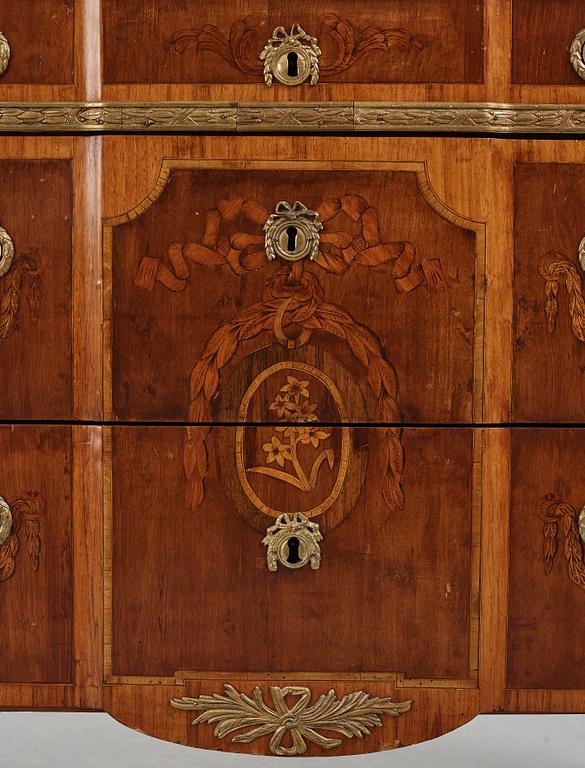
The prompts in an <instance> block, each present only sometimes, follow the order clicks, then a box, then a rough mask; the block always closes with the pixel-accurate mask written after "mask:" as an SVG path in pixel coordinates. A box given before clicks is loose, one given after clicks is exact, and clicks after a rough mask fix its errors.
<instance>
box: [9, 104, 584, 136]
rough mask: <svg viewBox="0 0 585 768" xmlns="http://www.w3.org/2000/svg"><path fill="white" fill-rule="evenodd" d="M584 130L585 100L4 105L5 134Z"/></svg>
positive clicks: (553, 132) (528, 131) (546, 132)
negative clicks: (466, 102) (560, 102)
mask: <svg viewBox="0 0 585 768" xmlns="http://www.w3.org/2000/svg"><path fill="white" fill-rule="evenodd" d="M213 131H219V132H222V133H296V132H303V131H311V132H321V131H327V132H341V133H354V132H367V133H442V134H458V133H463V134H468V133H480V134H512V135H514V134H560V135H562V134H582V133H585V104H542V105H530V104H491V103H480V104H463V103H460V104H442V103H432V104H428V103H408V104H399V103H366V102H345V103H331V102H328V103H322V104H318V103H308V102H307V103H299V102H295V103H285V104H274V103H255V104H244V103H238V102H230V103H227V102H226V103H220V102H189V103H185V102H118V103H107V102H96V103H83V104H82V103H75V102H66V103H57V102H55V103H46V104H26V103H4V104H0V133H54V134H58V133H109V132H116V133H125V132H132V133H165V132H172V133H210V132H213Z"/></svg>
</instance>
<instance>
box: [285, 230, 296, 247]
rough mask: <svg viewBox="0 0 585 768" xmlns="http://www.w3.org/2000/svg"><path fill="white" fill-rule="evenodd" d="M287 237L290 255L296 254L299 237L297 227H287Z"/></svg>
mask: <svg viewBox="0 0 585 768" xmlns="http://www.w3.org/2000/svg"><path fill="white" fill-rule="evenodd" d="M286 235H287V237H288V244H287V246H286V247H287V250H288V252H289V253H294V252H295V251H296V249H297V235H298V231H297V228H296V227H287V229H286Z"/></svg>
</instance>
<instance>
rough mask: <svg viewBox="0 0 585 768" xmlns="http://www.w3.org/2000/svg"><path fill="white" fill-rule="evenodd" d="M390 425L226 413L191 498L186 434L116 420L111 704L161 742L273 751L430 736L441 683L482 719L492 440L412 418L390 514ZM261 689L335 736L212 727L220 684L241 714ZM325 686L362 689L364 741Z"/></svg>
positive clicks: (339, 693) (111, 442)
mask: <svg viewBox="0 0 585 768" xmlns="http://www.w3.org/2000/svg"><path fill="white" fill-rule="evenodd" d="M389 432H392V430H391V429H389V428H383V427H347V428H346V427H343V426H325V425H323V426H322V425H317V426H313V427H302V426H293V425H291V426H288V427H286V428H285V429H282V428H280V427H278V426H275V425H271V424H266V425H256V426H253V425H248V426H242V427H235V426H214V427H212V429H211V430H210V433H209V435H208V438H207V440H206V450H207V453H208V457H209V469H208V472H207V474H206V476H205V478H204V480H203V483H202V487H201V490H200V494H199V499H198V504H197V505H196V506H195V505H194V504H193V502H194V498H193V495H192V484H191V483H190V482H189V481H188V479H187V476H186V473H185V465H184V462H183V447H184V441H185V428H183V427H178V426H162V427H141V426H140V427H138V426H137V427H131V426H120V427H114V428H113V429H112V430H111V436H110V438H109V439H106V441H105V446H106V449H105V454H104V461H105V470H106V482H105V487H106V488H109V489H111V493H109V494H108V495H107V497H106V542H108V543H107V549H106V571H105V580H106V589H105V594H106V627H107V629H106V658H105V666H106V675H107V677H106V682H107V685H108V686H109V693H108V696H109V704H108V711H110V712H111V713H112V714H113V715H115V716H116V717H118V718H120V719H121V720H122V721H124V722H126V723H127V724H129V725H132V726H134V727H138V728H140V729H144V730H146V731H147V732H149V733H152V734H154V735H158V736H162V737H163V738H172V739H176V740H177V741H181V742H183V743H189V744H192V745H197V746H209V747H214V748H222V749H234V750H240V751H241V750H245V751H253V752H260V753H264V752H267V753H272V754H285V753H283V752H282V751H279V750H280V749H281V748H291V749H292V748H293V747H294V750H295V751H292V752H290V753H289V754H302V753H303V752H304V751H305V748H306V749H307V753H308V754H327V753H329V752H333V753H334V754H338V753H343V752H342V751H340V750H345V751H349V752H364V751H372V750H376V749H380V748H382V743H385V744H386V745H387V746H390V745H392V744H393V743H412V742H414V741H417V740H420V739H422V738H429V737H430V735H429V731H428V725H427V724H425V722H424V720H425V718H424V717H423V715H422V712H423V711H424V710H425V707H426V706H429V707H431V709H432V707H433V706H436V705H437V701H438V699H433V697H434V696H435V697H437V696H438V697H439V698H440V700H441V701H442V702H443V705H444V709H443V710H442V712H443V711H447V710H450V711H457V712H458V713H459V714H458V715H457V718H458V719H459V722H462V721H463V720H465V719H469V717H471V716H473V714H475V711H476V710H475V711H472V709H473V707H477V703H475V704H474V703H473V701H474V699H473V695H474V694H475V691H474V689H475V688H476V687H477V664H478V647H477V637H478V636H477V624H478V615H477V606H478V588H479V581H478V579H479V559H478V558H479V524H480V504H479V495H478V487H479V486H478V483H479V482H480V473H479V472H478V470H477V469H474V467H476V468H477V467H478V466H479V464H480V462H481V444H482V438H481V434H479V433H477V434H474V432H473V430H471V429H424V428H410V429H405V430H404V435H403V442H404V447H405V451H406V454H407V456H408V462H407V463H406V464H405V467H404V473H403V476H402V494H403V502H404V508H403V510H402V511H401V512H400V513H398V512H397V510H396V509H395V508H394V507H393V504H392V503H391V502H392V500H391V499H390V498H389V496H388V491H389V488H390V487H391V486H389V485H388V482H387V477H386V476H385V474H384V473H380V469H379V467H380V462H381V461H382V462H383V461H384V457H385V456H386V451H387V445H388V439H389V435H388V433H389ZM344 451H347V452H346V453H344ZM344 462H347V464H344ZM341 615H346V616H351V617H352V620H351V621H347V622H346V621H340V620H339V617H340V616H341ZM194 638H196V641H194ZM270 677H271V678H272V682H270ZM254 680H255V681H257V682H254V683H252V682H251V681H254ZM275 681H276V682H275ZM278 681H280V682H278ZM319 681H327V682H326V683H325V682H319ZM439 681H440V682H439ZM225 686H227V688H226V687H225ZM255 686H258V689H259V693H258V694H257V695H258V697H260V696H261V697H262V698H263V701H264V703H265V705H266V706H267V707H268V708H274V707H276V710H277V711H280V712H281V714H282V713H283V711H284V710H283V709H282V707H283V706H284V704H282V703H281V696H282V697H284V700H285V701H286V706H287V707H292V706H293V705H294V704H296V703H298V702H299V701H303V702H304V704H303V705H302V712H303V717H302V718H301V722H300V724H299V726H298V727H299V728H300V729H301V733H300V735H301V736H303V731H302V729H303V728H304V727H308V724H309V721H310V717H311V716H314V717H315V718H316V719H315V721H314V722H313V725H314V730H316V731H317V732H318V733H320V732H321V730H322V729H324V731H325V732H324V733H323V734H321V735H322V736H323V737H327V739H329V740H330V741H327V742H325V741H323V742H322V741H320V739H319V738H316V737H314V735H313V736H311V735H310V734H309V736H308V737H307V733H306V731H304V734H305V735H304V736H303V738H302V739H300V738H299V739H297V737H298V734H296V735H295V728H294V727H293V726H294V723H291V724H289V725H288V726H286V727H283V729H282V731H281V732H280V738H278V735H277V736H276V737H274V731H275V730H277V728H275V729H274V730H270V728H267V730H266V731H264V736H265V735H266V734H268V738H262V734H258V736H257V737H256V736H254V735H253V734H249V733H248V736H249V738H246V732H247V731H248V732H249V731H250V730H251V729H250V728H247V727H246V721H245V720H244V721H243V722H242V724H241V726H239V727H238V728H237V729H235V731H238V730H239V728H240V727H241V728H242V729H243V731H242V732H241V733H240V736H239V737H238V738H237V739H236V740H235V743H233V741H232V739H233V735H237V734H236V733H235V732H234V734H232V735H231V736H229V738H224V739H223V740H221V741H220V740H219V739H221V738H222V728H221V727H220V728H219V733H218V731H217V730H216V732H215V736H214V735H213V727H211V728H210V727H209V726H208V725H205V723H206V722H216V721H214V720H212V719H211V718H212V716H213V713H214V711H215V710H217V708H218V706H219V704H218V703H217V699H216V700H215V701H216V703H215V704H213V701H214V700H213V699H211V700H210V699H209V698H207V699H206V698H205V697H206V696H207V697H210V696H213V695H216V694H217V695H221V696H226V697H227V699H226V700H224V701H223V704H224V706H225V705H227V706H228V707H229V706H232V707H234V712H235V716H236V717H237V712H238V711H240V712H242V713H243V709H242V707H243V706H244V704H243V703H242V698H241V697H242V695H248V696H250V697H253V698H254V700H257V699H256V696H257V695H256V694H254V695H253V691H254V688H255ZM274 686H281V687H280V688H278V687H276V688H274ZM325 686H326V688H325ZM437 688H440V691H438V690H435V689H437ZM330 689H334V691H335V697H336V698H338V699H342V698H343V696H345V695H351V696H354V697H355V696H357V695H358V693H359V692H362V694H363V696H364V697H365V698H363V701H362V703H361V704H360V705H359V706H358V710H360V709H361V708H363V712H364V713H365V712H366V711H368V707H373V709H372V710H371V714H376V713H377V717H378V718H379V719H378V720H376V719H374V721H373V722H372V726H373V727H372V728H371V730H372V735H371V736H369V735H368V733H367V731H359V730H358V731H357V732H356V733H355V734H354V735H356V736H360V737H363V741H362V739H361V738H356V739H355V740H352V741H348V740H347V738H346V737H347V736H348V733H346V732H345V731H344V730H343V728H336V727H331V722H330V723H329V732H327V731H328V727H327V725H326V724H323V721H322V720H321V721H320V720H319V718H318V717H317V714H318V713H317V714H316V713H315V711H314V709H311V707H313V706H314V705H315V703H316V699H317V698H318V696H319V694H321V693H327V691H329V690H330ZM283 691H284V692H283ZM462 691H463V692H465V691H467V692H468V693H469V697H468V698H465V696H463V699H464V701H462V702H461V704H460V705H457V706H461V709H457V710H454V709H452V708H453V706H454V702H455V700H456V699H457V701H459V700H460V699H459V697H460V696H461V695H462ZM472 694H473V695H472ZM135 697H138V698H139V699H140V700H141V701H142V705H141V707H139V708H136V707H134V706H133V705H132V704H131V702H133V701H137V699H136V698H135ZM374 697H378V698H381V699H382V702H380V701H378V702H375V701H374V700H373V698H374ZM429 697H430V698H429ZM171 699H172V700H173V702H172V703H171ZM389 699H391V700H392V701H389ZM354 700H355V698H354ZM230 701H231V702H232V703H231V704H230ZM433 701H434V704H433V703H432V702H433ZM346 703H347V702H346ZM257 706H260V705H259V704H258V702H257ZM348 706H349V705H348ZM376 707H377V709H376ZM417 708H418V711H419V715H416V714H414V713H415V711H416V710H417ZM317 709H318V707H317ZM131 710H133V711H134V712H135V714H134V715H131V714H129V713H130V711H131ZM138 710H140V711H138ZM205 711H207V712H208V715H207V716H204V714H203V713H204V712H205ZM351 711H352V708H351V707H349V709H348V717H350V719H351ZM262 712H263V713H264V714H263V716H266V711H265V710H263V709H262ZM311 713H312V715H311ZM216 714H217V712H216ZM413 715H414V721H415V723H414V724H413V723H411V722H410V720H411V719H412V717H413ZM142 718H144V720H143V719H142ZM197 718H199V720H200V724H198V725H190V724H191V723H192V721H194V720H195V719H197ZM303 718H306V719H303ZM219 719H221V717H220V718H219ZM430 719H431V720H433V718H430ZM448 719H449V718H448V717H447V719H446V720H444V721H442V719H441V718H438V720H437V721H436V722H435V725H434V726H433V728H432V730H433V735H438V734H439V733H440V732H441V731H442V730H443V729H444V728H445V727H446V723H447V721H448ZM402 721H404V723H403V722H402ZM273 722H274V720H273V719H272V720H271V719H270V718H269V720H268V721H267V723H266V725H267V726H270V724H271V723H273ZM320 722H321V725H320ZM455 724H456V723H453V724H452V726H451V727H453V726H454V725H455ZM277 725H278V723H277ZM376 726H379V727H380V728H381V730H380V731H379V730H378V728H377V727H376ZM331 731H333V733H331ZM229 732H230V731H229V730H224V731H223V733H224V734H228V733H229ZM340 734H341V735H340ZM241 737H242V738H241ZM270 737H273V738H272V740H270ZM333 737H339V738H337V740H336V739H335V738H333ZM291 739H292V745H291ZM331 739H332V740H331ZM380 739H382V740H383V741H382V743H381V742H380Z"/></svg>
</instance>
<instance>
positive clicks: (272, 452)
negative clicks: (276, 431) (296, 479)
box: [262, 435, 292, 467]
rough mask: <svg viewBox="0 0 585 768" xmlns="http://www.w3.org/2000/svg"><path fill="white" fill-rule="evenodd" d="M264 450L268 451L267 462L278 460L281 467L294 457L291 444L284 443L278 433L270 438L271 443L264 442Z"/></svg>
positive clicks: (271, 462)
mask: <svg viewBox="0 0 585 768" xmlns="http://www.w3.org/2000/svg"><path fill="white" fill-rule="evenodd" d="M262 450H263V451H265V452H266V463H267V464H273V463H274V462H275V461H276V463H277V464H278V466H279V467H284V462H285V461H290V460H291V459H292V454H291V448H290V445H283V444H282V443H281V442H280V440H279V439H278V437H276V435H273V436H272V437H271V438H270V442H269V443H264V445H263V446H262Z"/></svg>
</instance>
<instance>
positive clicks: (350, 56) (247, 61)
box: [171, 13, 423, 79]
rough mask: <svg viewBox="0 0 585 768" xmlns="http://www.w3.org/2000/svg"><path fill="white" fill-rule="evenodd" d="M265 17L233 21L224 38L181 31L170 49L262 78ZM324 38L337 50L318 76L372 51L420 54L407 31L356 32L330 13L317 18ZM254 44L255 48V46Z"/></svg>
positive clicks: (210, 31) (216, 32)
mask: <svg viewBox="0 0 585 768" xmlns="http://www.w3.org/2000/svg"><path fill="white" fill-rule="evenodd" d="M265 22H266V17H265V16H263V15H262V14H253V15H250V16H246V17H245V18H244V19H238V20H237V21H235V22H234V23H233V24H232V26H231V28H230V31H229V33H228V35H227V36H226V35H225V34H224V33H223V32H222V31H221V30H220V29H218V27H216V26H215V25H214V24H207V25H206V26H205V27H203V29H181V30H179V31H177V32H175V34H174V35H173V37H172V40H171V45H172V46H173V47H174V48H175V50H176V51H177V52H178V53H180V54H181V53H184V52H185V51H186V50H187V49H188V48H194V49H195V51H196V52H198V51H209V52H212V53H215V54H216V55H218V56H220V57H221V58H222V59H224V61H227V62H228V64H230V65H231V66H232V67H234V68H235V69H238V70H239V71H240V72H242V73H244V74H248V75H258V76H261V75H262V74H263V70H264V64H263V62H262V61H261V58H260V53H261V51H260V49H258V45H257V41H258V37H259V35H258V32H259V29H260V28H261V27H262V26H263V25H265ZM320 22H321V24H322V26H323V28H324V30H325V34H326V35H327V36H328V37H330V38H331V40H332V42H333V43H334V45H335V47H336V52H335V55H334V56H333V57H332V59H331V60H330V61H328V62H327V61H321V62H320V63H319V76H320V77H321V79H322V78H323V76H325V77H328V76H334V75H339V74H341V73H342V72H345V71H346V70H348V69H349V68H350V67H352V66H353V65H354V64H355V63H356V62H357V61H359V60H360V59H361V58H362V57H363V56H365V55H366V54H368V53H371V52H372V51H386V52H387V51H389V50H391V49H392V48H399V49H400V50H403V51H405V50H408V49H409V48H412V49H414V50H417V51H420V50H422V47H423V46H422V43H421V42H420V41H419V40H416V39H415V38H414V37H413V35H412V34H411V33H410V32H409V31H408V30H407V29H401V28H388V27H381V26H379V25H370V26H369V27H367V28H366V29H365V30H363V31H362V32H358V31H357V30H356V29H355V27H354V26H353V24H352V23H351V22H350V21H348V20H347V19H340V18H339V17H338V16H336V15H335V14H333V13H327V14H324V15H323V16H321V17H320ZM255 41H256V45H254V43H255Z"/></svg>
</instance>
